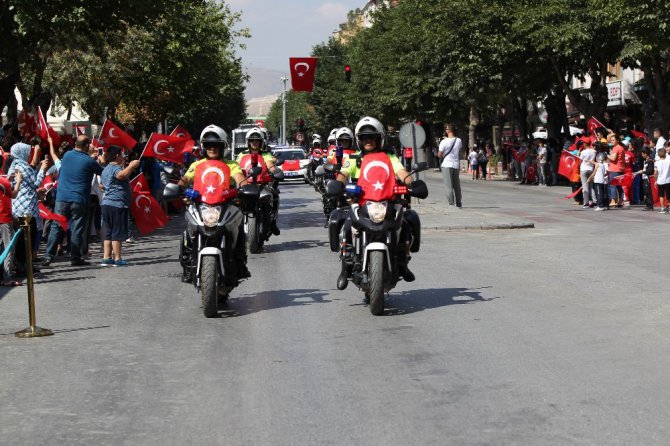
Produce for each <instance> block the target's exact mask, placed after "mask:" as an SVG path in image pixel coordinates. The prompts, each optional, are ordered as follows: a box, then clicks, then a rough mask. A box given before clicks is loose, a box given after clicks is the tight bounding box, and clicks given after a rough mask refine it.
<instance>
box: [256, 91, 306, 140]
mask: <svg viewBox="0 0 670 446" xmlns="http://www.w3.org/2000/svg"><path fill="white" fill-rule="evenodd" d="M298 118H302V119H303V120H304V121H305V127H306V128H307V130H308V131H310V132H313V130H314V128H315V127H314V123H315V122H316V115H315V114H314V107H313V106H312V105H310V104H309V93H306V92H299V91H293V90H291V91H289V92H288V93H286V127H287V132H286V140H287V141H293V135H294V134H295V133H296V132H297V131H298V126H297V124H296V121H297V120H298ZM281 124H282V102H281V97H279V98H278V99H277V100H276V101H275V102H274V104H272V106H271V107H270V111H269V112H268V117H267V119H266V121H265V125H266V127H267V128H268V130H269V131H270V132H272V133H273V134H275V135H279V134H280V128H281Z"/></svg>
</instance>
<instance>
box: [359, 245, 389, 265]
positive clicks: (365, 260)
mask: <svg viewBox="0 0 670 446" xmlns="http://www.w3.org/2000/svg"><path fill="white" fill-rule="evenodd" d="M370 251H384V253H385V254H386V266H388V270H389V271H391V254H390V253H389V248H388V246H386V245H385V244H384V243H380V242H373V243H370V244H368V245H367V246H366V247H365V250H364V251H363V271H365V269H366V268H367V265H368V252H370Z"/></svg>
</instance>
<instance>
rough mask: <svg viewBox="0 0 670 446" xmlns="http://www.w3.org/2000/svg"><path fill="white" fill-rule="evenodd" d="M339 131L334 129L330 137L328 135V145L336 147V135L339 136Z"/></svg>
mask: <svg viewBox="0 0 670 446" xmlns="http://www.w3.org/2000/svg"><path fill="white" fill-rule="evenodd" d="M338 130H339V129H333V130H331V131H330V135H328V144H331V145H335V141H336V140H337V136H335V135H337V131H338ZM331 141H332V143H331Z"/></svg>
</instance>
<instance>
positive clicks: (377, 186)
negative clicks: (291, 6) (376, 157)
mask: <svg viewBox="0 0 670 446" xmlns="http://www.w3.org/2000/svg"><path fill="white" fill-rule="evenodd" d="M373 167H381V168H382V169H384V170H385V171H386V178H384V181H386V180H388V179H389V176H391V171H390V170H389V166H388V165H387V164H386V163H383V162H381V161H373V162H371V163H370V164H368V165H367V166H365V169H364V170H363V178H365V179H366V180H367V181H370V179H369V178H368V173H369V172H370V169H372V168H373ZM373 186H374V188H375V190H382V189H383V188H384V183H381V182H380V181H379V180H377V182H376V183H375V184H373Z"/></svg>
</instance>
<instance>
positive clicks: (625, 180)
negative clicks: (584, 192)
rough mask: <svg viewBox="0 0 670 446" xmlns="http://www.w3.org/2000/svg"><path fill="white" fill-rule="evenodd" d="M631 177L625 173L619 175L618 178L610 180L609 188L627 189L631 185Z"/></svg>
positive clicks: (631, 175) (630, 174)
mask: <svg viewBox="0 0 670 446" xmlns="http://www.w3.org/2000/svg"><path fill="white" fill-rule="evenodd" d="M634 176H635V175H633V174H632V173H625V174H623V175H619V176H618V177H614V178H612V179H611V180H610V186H621V187H623V188H624V189H626V188H629V187H631V186H632V185H633V177H634Z"/></svg>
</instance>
